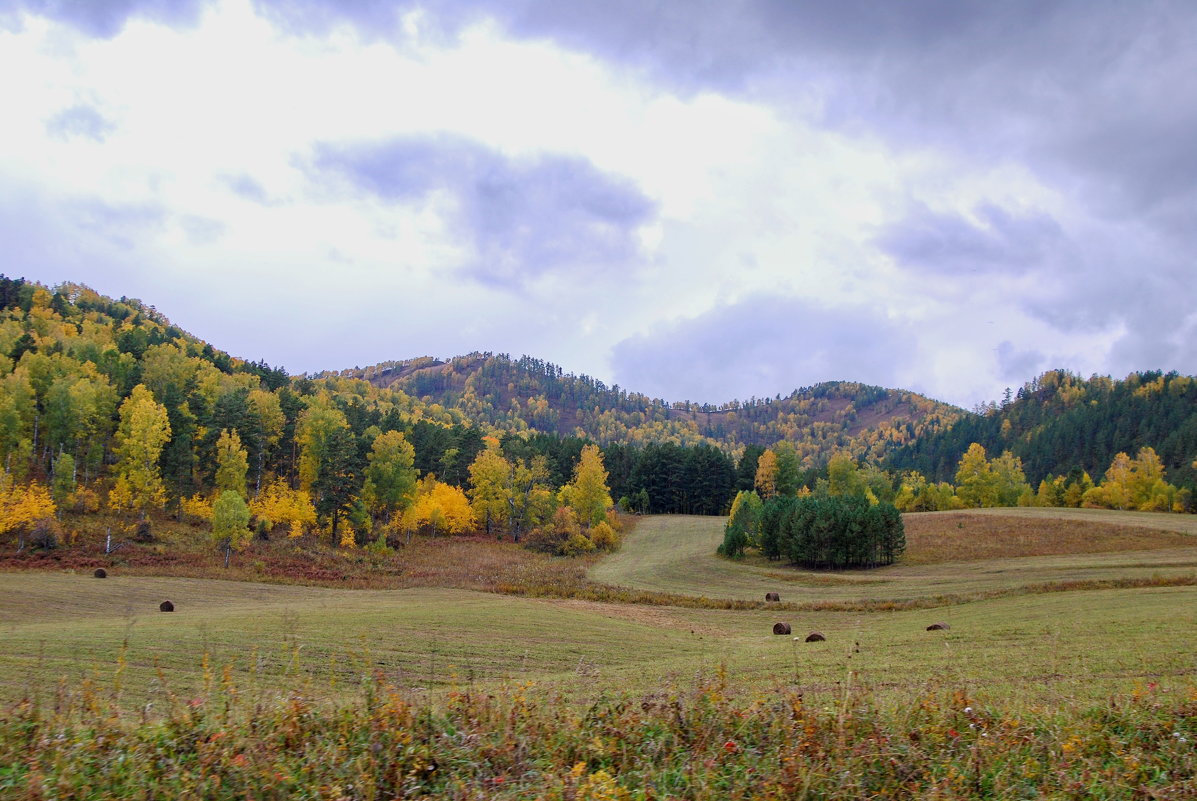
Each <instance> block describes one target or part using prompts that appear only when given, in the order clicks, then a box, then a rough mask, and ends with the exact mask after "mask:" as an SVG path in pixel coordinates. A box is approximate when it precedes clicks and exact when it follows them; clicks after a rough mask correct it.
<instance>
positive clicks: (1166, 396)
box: [886, 370, 1197, 485]
mask: <svg viewBox="0 0 1197 801" xmlns="http://www.w3.org/2000/svg"><path fill="white" fill-rule="evenodd" d="M979 411H980V413H979V414H968V415H964V416H962V417H960V418H959V419H958V420H956V421H955V423H953V424H952V425H950V426H948V427H947V428H945V429H943V430H940V431H934V432H928V433H927V435H926V436H924V437H921V438H919V439H917V440H914V441H912V442H909V443H907V444H906V445H904V446H903V447H901V448H898V449H896V450H895V451H894V452H893V453H892V454H891V456H890V457H889V458H888V459H887V460H886V467H888V468H889V469H892V470H910V469H913V470H918V471H919V472H921V473H923V474H924V475H925V476H926V477H927V478H928V479H930V480H932V481H950V480H952V477H953V474H954V473H955V470H956V465H957V463H958V462H959V461H960V457H961V455H962V454H963V453H964V452H965V450H967V449H968V446H969V444H970V443H973V442H979V443H980V444H981V445H983V446H985V449H986V450H987V451H988V452H989V453H991V454H995V455H996V454H997V453H1000V452H1002V451H1005V450H1009V451H1011V452H1012V453H1013V454H1014V455H1015V456H1018V457H1020V458H1021V459H1022V465H1023V469H1024V470H1025V472H1026V477H1027V479H1028V480H1030V482H1031V483H1032V485H1035V484H1037V483H1038V482H1039V481H1041V480H1042V479H1043V478H1044V477H1046V476H1047V475H1048V474H1052V475H1057V476H1058V475H1065V474H1067V473H1069V472H1070V471H1076V470H1085V471H1087V472H1088V473H1090V474H1091V475H1092V476H1093V478H1094V479H1095V480H1097V479H1099V478H1100V476H1101V475H1102V474H1103V473H1104V472H1105V470H1106V468H1107V467H1108V466H1109V465H1110V463H1111V461H1113V459H1114V457H1115V456H1116V455H1117V454H1118V453H1120V452H1121V453H1126V454H1128V455H1130V456H1134V455H1135V454H1136V453H1137V452H1138V451H1139V449H1140V448H1144V447H1150V448H1154V449H1155V451H1156V453H1157V454H1158V455H1159V457H1160V459H1161V461H1162V462H1163V464H1164V467H1165V468H1166V470H1167V475H1168V478H1169V480H1170V481H1172V482H1174V483H1177V484H1181V485H1192V484H1193V483H1194V482H1195V480H1197V471H1195V470H1194V468H1193V466H1192V465H1193V459H1194V457H1197V379H1194V378H1192V377H1189V376H1183V375H1177V374H1176V373H1168V374H1164V373H1160V372H1147V373H1131V374H1130V375H1129V376H1127V377H1126V378H1125V379H1123V380H1120V381H1116V380H1112V379H1110V378H1108V377H1104V376H1094V377H1092V378H1088V379H1083V378H1081V377H1079V376H1076V375H1073V374H1071V373H1068V372H1066V371H1063V370H1054V371H1051V372H1047V373H1044V374H1043V375H1042V376H1040V377H1038V378H1036V379H1034V380H1033V381H1030V382H1029V383H1027V384H1026V385H1024V386H1023V387H1022V388H1021V389H1019V390H1018V392H1017V393H1016V394H1013V395H1008V397H1006V398H1005V399H1003V401H1002V402H1001V403H993V404H989V405H988V407H986V408H983V409H981V410H979Z"/></svg>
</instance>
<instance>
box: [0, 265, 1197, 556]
mask: <svg viewBox="0 0 1197 801" xmlns="http://www.w3.org/2000/svg"><path fill="white" fill-rule="evenodd" d="M500 409H502V410H503V411H499V410H500ZM1195 409H1197V384H1195V383H1194V381H1193V380H1192V379H1190V378H1188V377H1185V376H1178V375H1175V374H1168V375H1163V374H1158V373H1143V374H1132V375H1131V376H1129V377H1128V378H1127V379H1125V380H1121V381H1115V380H1112V379H1106V378H1100V377H1094V378H1091V379H1088V380H1081V379H1079V378H1077V377H1075V376H1071V375H1069V374H1067V373H1063V372H1052V373H1047V374H1045V375H1043V376H1041V377H1040V378H1037V379H1035V380H1034V381H1032V382H1030V383H1028V384H1027V385H1026V386H1025V387H1023V388H1022V389H1020V390H1019V391H1018V393H1017V395H1016V396H1015V395H1012V394H1009V393H1008V397H1007V398H1005V399H1004V400H1003V401H1002V403H1001V404H1000V405H999V404H997V403H995V404H991V405H988V406H987V407H985V408H982V409H979V410H978V411H977V412H974V413H967V412H963V411H959V410H954V409H953V407H948V406H945V405H943V404H938V403H936V402H934V401H929V400H927V399H925V398H920V397H919V396H914V395H912V394H910V393H903V392H898V391H893V390H884V389H881V388H877V387H868V386H864V385H859V384H847V383H842V382H833V383H828V384H820V385H817V386H815V387H811V388H806V389H801V390H796V391H795V392H794V393H792V394H791V395H790V396H787V397H786V398H781V397H780V396H778V397H776V398H774V399H765V400H757V399H752V400H750V401H748V402H731V403H727V404H723V405H720V406H718V407H714V406H709V405H708V406H696V405H694V404H688V403H680V404H679V403H673V404H670V403H666V402H665V401H663V400H659V399H658V400H654V399H649V398H646V397H645V396H642V395H637V394H635V393H629V392H627V391H626V390H623V389H621V388H618V387H611V388H608V387H606V386H605V385H603V384H602V382H599V381H596V380H594V379H591V378H588V377H586V376H581V377H579V376H574V375H572V374H567V373H565V372H564V371H563V370H562V369H561V368H559V367H556V366H554V365H551V364H549V363H547V362H542V361H538V360H535V359H531V358H529V357H523V358H522V359H519V360H512V359H511V358H509V357H507V356H504V355H498V356H495V355H491V354H473V355H471V356H468V357H462V358H460V359H454V360H450V361H448V362H439V361H436V360H432V359H423V360H411V361H407V362H395V363H387V364H384V365H378V366H377V367H374V368H368V369H366V370H360V369H355V370H351V371H343V372H342V373H337V374H334V373H324V374H320V375H314V376H308V375H301V376H290V375H288V374H287V372H286V371H285V370H284V369H282V368H280V367H272V366H271V365H269V364H268V363H267V362H266V361H264V360H259V361H256V362H254V361H248V360H245V359H241V358H237V357H235V356H231V355H229V354H227V353H224V352H222V351H220V350H217V349H214V348H213V347H212V346H211V345H210V344H208V343H205V342H203V341H200V340H198V339H197V338H195V337H193V336H191V335H190V334H188V333H187V332H185V331H183V330H182V329H180V328H178V327H177V326H175V325H173V324H172V323H171V322H170V321H169V320H168V319H167V318H166V316H165V315H163V314H162V313H161V312H159V311H158V310H157V309H155V308H154V307H153V306H150V305H147V304H145V303H142V302H140V301H137V300H132V299H129V298H120V299H116V300H114V299H110V298H106V297H103V296H101V295H99V294H98V293H96V292H94V291H93V290H91V289H89V288H87V287H85V286H82V285H79V284H70V283H67V284H63V285H60V286H58V287H54V288H50V287H45V286H42V285H40V284H37V283H34V282H28V281H25V280H23V279H19V278H18V279H12V278H7V277H2V276H0V463H2V464H3V473H2V474H0V502H2V503H3V505H4V508H3V511H4V515H3V523H0V526H2V529H3V530H2V531H0V536H4V537H6V538H7V539H8V540H10V541H13V542H16V543H18V545H19V546H23V545H24V544H25V543H26V541H27V540H28V541H30V542H33V541H34V540H35V539H36V538H35V536H34V528H35V527H36V526H35V524H36V523H37V522H38V521H45V520H46V519H47V518H48V517H52V516H53V514H52V513H51V514H47V510H53V511H55V512H57V511H59V510H61V511H64V512H68V513H73V514H84V515H86V514H89V513H99V512H104V513H111V514H119V515H121V516H122V517H123V519H126V520H128V521H129V524H130V525H134V524H135V523H138V522H142V521H145V520H147V519H151V518H153V517H154V516H162V515H169V516H171V517H174V518H176V519H178V520H187V521H191V522H194V523H197V524H199V523H204V524H210V525H211V526H212V528H213V532H214V538H215V540H216V541H218V542H220V543H222V544H223V545H224V546H225V547H226V548H232V547H238V546H241V545H243V544H244V541H245V539H246V538H247V537H248V536H249V532H251V531H254V532H257V533H258V534H259V535H260V536H271V535H272V534H275V533H282V532H287V533H289V534H291V535H295V536H298V535H302V534H317V535H319V536H323V537H327V539H328V541H329V542H330V543H332V544H334V545H337V546H345V547H352V546H371V545H372V546H376V547H379V548H384V547H388V545H389V546H394V545H396V544H398V543H400V542H402V541H403V539H404V538H408V539H409V538H410V536H411V535H412V534H413V533H415V532H423V533H431V534H443V533H462V532H467V531H483V532H485V533H488V534H490V535H493V536H510V537H512V538H515V539H517V540H521V541H523V542H525V544H528V545H529V546H531V547H536V548H540V549H542V550H549V551H553V552H557V553H566V552H574V553H576V552H582V551H586V550H591V549H594V548H613V547H617V545H618V540H619V527H620V520H619V517H618V515H616V514H614V513H613V512H612V513H610V514H608V509H609V508H610V507H616V506H617V507H619V508H620V509H621V510H622V511H623V512H625V513H651V514H660V513H685V514H704V515H718V514H727V513H728V511H729V510H730V509H731V508H732V505H733V502H734V500H735V499H736V497H737V493H743V492H754V493H758V494H759V496H760V497H761V498H762V499H764V500H768V498H770V497H773V496H781V497H798V496H802V495H807V494H809V495H814V496H816V497H828V496H844V495H852V496H860V497H863V498H866V499H868V500H869V502H870V503H877V502H884V503H890V504H894V505H895V506H896V507H897V508H898V509H900V510H902V511H921V510H934V509H944V508H961V507H966V506H996V505H1015V504H1022V505H1072V506H1080V505H1095V506H1109V507H1111V508H1136V509H1150V510H1158V511H1169V510H1170V511H1190V510H1191V508H1192V502H1191V498H1192V481H1193V479H1194V476H1195V475H1197V471H1195V470H1194V468H1193V467H1192V460H1193V457H1194V456H1197V411H1195ZM820 415H822V416H824V418H826V419H823V420H821V421H820V420H816V419H815V418H818V417H819V416H820ZM828 415H830V416H829V417H828ZM1103 471H1104V472H1103ZM1094 476H1096V479H1095V478H1093V477H1094ZM1168 478H1171V479H1172V481H1173V482H1175V483H1169V481H1168V480H1167V479H1168ZM952 482H954V483H952ZM226 496H227V497H226ZM234 496H235V497H234ZM51 528H52V527H51ZM52 535H53V531H51V532H49V533H48V534H47V533H46V532H43V533H42V538H41V541H42V542H49V541H50V539H52Z"/></svg>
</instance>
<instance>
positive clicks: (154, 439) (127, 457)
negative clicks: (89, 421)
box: [108, 384, 170, 518]
mask: <svg viewBox="0 0 1197 801" xmlns="http://www.w3.org/2000/svg"><path fill="white" fill-rule="evenodd" d="M169 440H170V420H169V418H168V417H167V415H166V407H165V406H163V405H162V404H160V403H158V402H157V401H155V400H154V396H153V395H152V394H151V393H150V391H149V390H148V389H146V387H145V384H138V385H137V386H135V387H134V388H133V392H132V393H131V394H130V395H129V397H128V398H126V399H125V402H124V403H122V404H121V408H120V424H119V425H118V426H117V429H116V447H115V448H114V450H115V451H116V456H117V462H116V483H115V485H114V486H113V487H112V491H111V492H109V493H108V505H109V506H110V507H112V509H114V510H116V511H123V510H130V511H134V512H138V513H140V514H141V516H142V517H143V518H144V517H145V514H146V512H147V511H149V510H150V509H161V508H162V506H163V504H165V503H166V489H165V488H164V487H163V486H162V475H161V473H160V472H159V470H158V459H159V457H160V456H161V455H162V448H163V446H164V445H166V443H167V441H169Z"/></svg>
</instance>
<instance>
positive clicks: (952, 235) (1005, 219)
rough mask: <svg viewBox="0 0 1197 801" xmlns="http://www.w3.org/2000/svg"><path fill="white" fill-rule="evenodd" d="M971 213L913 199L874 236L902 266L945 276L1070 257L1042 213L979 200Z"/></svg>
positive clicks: (1010, 269) (1011, 269) (1007, 270)
mask: <svg viewBox="0 0 1197 801" xmlns="http://www.w3.org/2000/svg"><path fill="white" fill-rule="evenodd" d="M972 216H973V217H974V218H975V221H974V220H973V219H969V218H968V217H965V216H963V215H960V214H944V213H939V212H935V211H932V210H931V209H929V208H927V207H926V206H925V205H923V204H915V205H913V206H912V207H911V208H910V209H909V211H908V212H907V214H906V216H904V217H902V218H900V219H898V220H895V221H893V222H891V223H889V224H887V225H886V226H885V227H884V228H883V229H882V231H881V232H880V233H879V234H878V236H877V238H876V240H875V241H876V243H877V245H878V247H880V248H881V250H883V251H884V252H886V253H888V254H889V255H890V256H891V257H892V258H893V259H894V260H895V261H896V262H897V263H898V264H900V265H902V266H904V267H908V268H910V269H914V270H919V271H925V272H931V273H941V274H945V275H954V274H958V273H962V272H971V273H987V272H998V273H1004V274H1011V273H1021V272H1026V271H1029V270H1031V269H1035V268H1042V267H1043V266H1044V265H1045V264H1051V266H1052V267H1053V268H1054V269H1055V268H1058V267H1059V266H1060V263H1061V261H1063V260H1067V259H1070V258H1071V254H1070V253H1069V251H1070V248H1071V246H1070V244H1069V243H1068V242H1067V240H1066V238H1065V237H1064V233H1063V230H1062V229H1061V227H1060V225H1059V224H1058V223H1057V222H1056V221H1055V220H1054V219H1052V218H1051V217H1049V216H1047V215H1045V214H1042V213H1037V212H1027V213H1012V212H1010V211H1007V210H1006V209H1003V208H1001V207H999V206H995V205H993V204H984V205H982V206H980V207H979V208H977V209H976V210H975V211H974V213H973V215H972Z"/></svg>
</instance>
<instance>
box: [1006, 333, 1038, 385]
mask: <svg viewBox="0 0 1197 801" xmlns="http://www.w3.org/2000/svg"><path fill="white" fill-rule="evenodd" d="M997 358H998V371H999V372H998V376H999V378H1002V379H1005V380H1006V381H1013V382H1017V383H1022V382H1024V381H1026V380H1027V379H1028V378H1030V377H1031V376H1033V375H1036V374H1038V373H1040V372H1042V371H1043V363H1044V356H1043V354H1042V353H1040V352H1039V351H1037V350H1034V349H1027V350H1020V349H1019V348H1018V347H1016V346H1015V345H1014V343H1012V342H1010V341H1009V340H1006V341H1004V342H1002V343H1001V344H1000V345H998V346H997Z"/></svg>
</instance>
